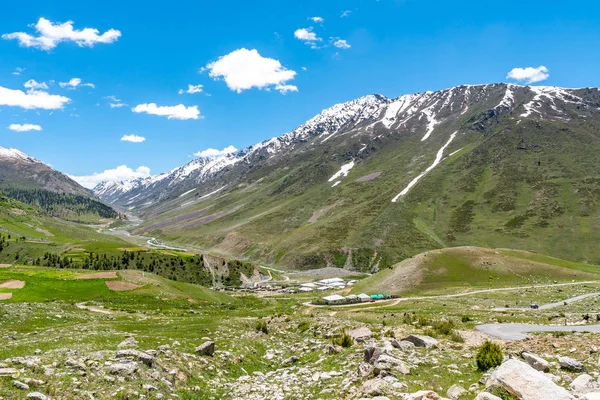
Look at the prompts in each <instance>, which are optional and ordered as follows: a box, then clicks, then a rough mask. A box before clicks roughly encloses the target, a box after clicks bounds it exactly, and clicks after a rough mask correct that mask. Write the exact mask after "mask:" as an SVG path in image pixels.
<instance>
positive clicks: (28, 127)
mask: <svg viewBox="0 0 600 400" xmlns="http://www.w3.org/2000/svg"><path fill="white" fill-rule="evenodd" d="M8 129H10V130H11V131H15V132H29V131H41V130H42V127H41V126H39V125H33V124H23V125H21V124H10V125H9V126H8Z"/></svg>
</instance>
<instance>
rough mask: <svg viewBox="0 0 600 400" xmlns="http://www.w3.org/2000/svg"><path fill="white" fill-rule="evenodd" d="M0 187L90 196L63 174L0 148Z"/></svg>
mask: <svg viewBox="0 0 600 400" xmlns="http://www.w3.org/2000/svg"><path fill="white" fill-rule="evenodd" d="M0 185H5V186H10V187H13V188H35V189H46V190H49V191H52V192H58V193H71V194H80V195H84V196H90V193H89V192H88V191H87V190H86V189H84V188H83V187H81V186H80V185H79V184H78V183H76V182H75V181H73V180H72V179H71V178H69V177H68V176H66V175H65V174H63V173H61V172H58V171H56V170H55V169H54V168H52V167H51V166H49V165H48V164H45V163H43V162H42V161H40V160H37V159H35V158H33V157H31V156H29V155H27V154H25V153H23V152H22V151H20V150H17V149H7V148H4V147H0Z"/></svg>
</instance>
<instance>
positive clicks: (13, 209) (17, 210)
mask: <svg viewBox="0 0 600 400" xmlns="http://www.w3.org/2000/svg"><path fill="white" fill-rule="evenodd" d="M10 211H11V212H12V213H13V214H16V215H27V213H26V212H25V211H23V210H21V209H19V208H11V209H10Z"/></svg>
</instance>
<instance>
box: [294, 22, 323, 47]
mask: <svg viewBox="0 0 600 400" xmlns="http://www.w3.org/2000/svg"><path fill="white" fill-rule="evenodd" d="M294 37H295V38H296V39H298V40H302V41H303V42H304V43H307V44H310V45H312V46H315V42H320V41H322V40H323V39H321V38H320V37H318V36H317V34H316V33H314V32H313V28H312V26H311V27H310V28H301V29H297V30H296V31H295V32H294Z"/></svg>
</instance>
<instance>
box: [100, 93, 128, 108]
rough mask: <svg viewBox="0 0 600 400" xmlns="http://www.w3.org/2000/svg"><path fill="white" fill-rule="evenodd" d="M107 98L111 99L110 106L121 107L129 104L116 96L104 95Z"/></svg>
mask: <svg viewBox="0 0 600 400" xmlns="http://www.w3.org/2000/svg"><path fill="white" fill-rule="evenodd" d="M104 99H105V100H108V101H110V103H109V105H110V108H120V107H126V106H127V104H125V103H123V102H122V101H121V99H118V98H117V97H116V96H112V95H111V96H105V97H104Z"/></svg>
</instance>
